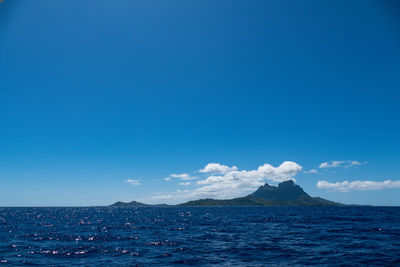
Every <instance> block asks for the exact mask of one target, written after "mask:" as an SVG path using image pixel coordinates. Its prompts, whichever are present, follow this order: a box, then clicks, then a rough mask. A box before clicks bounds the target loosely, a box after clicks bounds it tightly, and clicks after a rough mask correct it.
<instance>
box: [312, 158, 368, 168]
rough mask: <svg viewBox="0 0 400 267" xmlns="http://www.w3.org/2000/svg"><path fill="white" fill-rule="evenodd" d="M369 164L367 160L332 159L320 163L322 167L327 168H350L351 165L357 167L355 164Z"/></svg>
mask: <svg viewBox="0 0 400 267" xmlns="http://www.w3.org/2000/svg"><path fill="white" fill-rule="evenodd" d="M364 164H367V163H366V162H364V163H362V162H359V161H356V160H332V161H327V162H322V163H321V164H320V165H319V168H320V169H326V168H339V167H342V168H350V167H355V166H361V165H364Z"/></svg>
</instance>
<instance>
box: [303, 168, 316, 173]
mask: <svg viewBox="0 0 400 267" xmlns="http://www.w3.org/2000/svg"><path fill="white" fill-rule="evenodd" d="M304 173H318V170H316V169H311V170H309V171H304Z"/></svg>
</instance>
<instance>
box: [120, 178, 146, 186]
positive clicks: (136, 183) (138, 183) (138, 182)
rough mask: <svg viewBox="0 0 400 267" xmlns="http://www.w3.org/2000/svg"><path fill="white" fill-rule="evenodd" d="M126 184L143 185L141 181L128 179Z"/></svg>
mask: <svg viewBox="0 0 400 267" xmlns="http://www.w3.org/2000/svg"><path fill="white" fill-rule="evenodd" d="M124 182H125V183H128V184H131V185H142V184H141V183H140V180H132V179H127V180H124Z"/></svg>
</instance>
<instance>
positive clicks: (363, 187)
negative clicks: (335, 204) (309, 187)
mask: <svg viewBox="0 0 400 267" xmlns="http://www.w3.org/2000/svg"><path fill="white" fill-rule="evenodd" d="M317 187H318V188H320V189H327V190H328V191H336V192H342V193H344V192H349V191H352V190H358V191H367V190H381V189H388V188H400V180H399V181H392V180H386V181H383V182H376V181H353V182H349V181H343V182H336V183H329V182H327V181H324V180H320V181H318V183H317Z"/></svg>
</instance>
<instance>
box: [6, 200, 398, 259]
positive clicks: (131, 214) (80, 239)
mask: <svg viewBox="0 0 400 267" xmlns="http://www.w3.org/2000/svg"><path fill="white" fill-rule="evenodd" d="M1 264H4V265H8V264H10V265H22V264H34V265H44V264H46V265H57V266H68V265H85V266H88V265H93V266H96V265H119V266H127V265H131V266H135V265H138V266H152V265H172V264H182V265H185V264H186V265H202V266H204V265H206V266H207V265H208V266H212V265H214V266H221V265H233V266H265V265H306V264H307V265H309V264H316V265H342V264H356V265H365V264H369V265H390V266H393V265H400V208H391V207H279V208H275V207H273V208H270V207H221V208H217V207H210V208H207V207H204V208H190V207H173V208H161V207H154V208H110V207H90V208H0V265H1Z"/></svg>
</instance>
